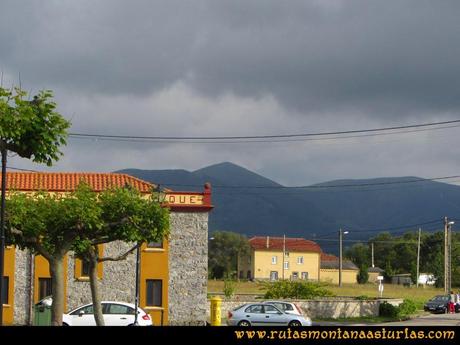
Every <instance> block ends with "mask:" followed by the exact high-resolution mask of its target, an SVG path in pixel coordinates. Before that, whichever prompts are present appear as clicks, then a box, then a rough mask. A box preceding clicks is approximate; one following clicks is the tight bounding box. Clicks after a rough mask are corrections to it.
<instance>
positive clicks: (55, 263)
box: [49, 256, 64, 326]
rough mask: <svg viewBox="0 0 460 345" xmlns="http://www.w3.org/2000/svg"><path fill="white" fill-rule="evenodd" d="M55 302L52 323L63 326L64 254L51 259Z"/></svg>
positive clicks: (52, 309)
mask: <svg viewBox="0 0 460 345" xmlns="http://www.w3.org/2000/svg"><path fill="white" fill-rule="evenodd" d="M49 265H50V272H51V284H52V290H53V294H52V295H53V304H52V306H51V325H52V326H62V314H64V256H57V257H53V259H52V260H50V261H49Z"/></svg>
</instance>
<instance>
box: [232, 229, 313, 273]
mask: <svg viewBox="0 0 460 345" xmlns="http://www.w3.org/2000/svg"><path fill="white" fill-rule="evenodd" d="M249 246H250V254H249V256H246V257H241V258H240V259H239V263H240V264H239V265H238V266H239V268H238V270H239V276H240V277H241V278H247V279H260V280H278V279H291V280H296V279H303V280H319V271H320V254H321V248H320V247H319V246H318V244H316V243H315V242H312V241H308V240H305V239H303V238H283V237H270V236H266V237H253V238H251V239H249Z"/></svg>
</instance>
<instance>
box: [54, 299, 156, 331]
mask: <svg viewBox="0 0 460 345" xmlns="http://www.w3.org/2000/svg"><path fill="white" fill-rule="evenodd" d="M134 310H135V306H134V304H131V303H125V302H117V301H103V302H102V313H103V317H104V323H105V325H106V326H133V325H134V316H135V314H134ZM137 313H138V316H137V323H138V325H139V326H152V319H151V317H150V316H149V314H147V313H146V312H145V311H144V310H143V309H141V308H137ZM62 324H63V325H64V326H96V321H95V320H94V312H93V304H92V303H90V304H85V305H82V306H79V307H77V308H75V309H73V310H71V311H70V312H68V313H67V314H64V315H63V316H62Z"/></svg>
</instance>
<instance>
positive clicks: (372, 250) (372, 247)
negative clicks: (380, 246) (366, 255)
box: [371, 242, 375, 268]
mask: <svg viewBox="0 0 460 345" xmlns="http://www.w3.org/2000/svg"><path fill="white" fill-rule="evenodd" d="M371 257H372V268H374V267H375V266H374V242H372V243H371Z"/></svg>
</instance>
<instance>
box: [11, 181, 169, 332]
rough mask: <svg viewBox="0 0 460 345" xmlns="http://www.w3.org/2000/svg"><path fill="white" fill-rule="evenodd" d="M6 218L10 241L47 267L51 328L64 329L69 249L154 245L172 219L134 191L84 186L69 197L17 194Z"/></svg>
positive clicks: (15, 193) (12, 198) (13, 195)
mask: <svg viewBox="0 0 460 345" xmlns="http://www.w3.org/2000/svg"><path fill="white" fill-rule="evenodd" d="M6 215H7V217H6V226H7V231H8V233H9V235H10V237H11V240H12V242H13V243H14V244H16V245H17V246H19V247H20V248H28V249H31V250H32V251H33V252H35V253H38V254H40V255H42V256H43V257H44V258H45V259H46V260H47V261H48V262H49V265H50V273H51V277H52V290H53V293H52V295H53V305H52V324H53V325H61V324H62V314H63V312H64V271H63V267H64V266H63V263H64V256H65V255H66V254H67V253H68V252H69V251H70V250H72V249H73V250H75V251H76V253H77V254H78V255H80V256H84V255H86V251H89V250H90V248H91V246H94V245H97V244H100V243H107V242H110V241H113V240H116V239H119V240H124V241H129V242H135V243H138V242H140V241H142V240H156V239H158V238H160V237H161V236H162V235H163V233H164V231H165V228H167V226H168V219H169V218H168V217H167V211H166V210H161V208H160V207H159V205H158V203H157V202H156V201H154V200H152V199H151V198H149V199H145V198H142V197H141V196H140V194H139V193H138V192H136V191H134V190H127V189H125V188H119V189H113V190H107V191H104V192H102V193H101V194H97V193H95V192H93V191H91V189H90V188H89V187H88V186H87V185H85V184H80V185H79V187H78V188H77V189H76V190H75V191H74V192H72V193H69V194H68V195H66V196H65V197H63V196H62V195H57V194H51V193H46V192H38V193H31V194H25V193H17V192H14V193H12V194H11V196H10V198H9V199H8V207H7V214H6ZM93 278H94V277H93ZM96 299H97V298H96ZM96 302H97V301H96Z"/></svg>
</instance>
